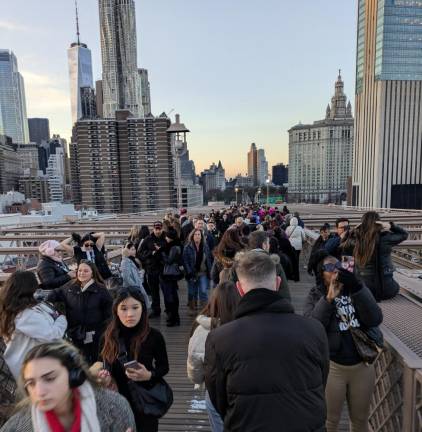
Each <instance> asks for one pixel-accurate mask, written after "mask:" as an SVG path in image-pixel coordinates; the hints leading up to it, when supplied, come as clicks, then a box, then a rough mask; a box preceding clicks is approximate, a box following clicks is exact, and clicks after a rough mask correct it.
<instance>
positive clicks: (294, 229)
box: [287, 225, 297, 238]
mask: <svg viewBox="0 0 422 432" xmlns="http://www.w3.org/2000/svg"><path fill="white" fill-rule="evenodd" d="M296 228H297V225H296V226H295V227H294V228H293V231H292V232H291V233H290V235H289V236H287V238H290V237H291V236H292V235H293V233H294V232H295V231H296Z"/></svg>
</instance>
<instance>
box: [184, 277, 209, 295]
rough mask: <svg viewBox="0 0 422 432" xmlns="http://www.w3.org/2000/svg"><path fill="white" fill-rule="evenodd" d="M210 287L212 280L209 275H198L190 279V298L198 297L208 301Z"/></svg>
mask: <svg viewBox="0 0 422 432" xmlns="http://www.w3.org/2000/svg"><path fill="white" fill-rule="evenodd" d="M209 288H210V280H209V279H208V277H207V275H200V276H197V277H196V279H191V280H189V281H188V300H189V301H190V300H196V299H197V298H198V293H199V300H200V301H202V302H206V301H208V290H209Z"/></svg>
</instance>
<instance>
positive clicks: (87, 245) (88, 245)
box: [84, 243, 94, 247]
mask: <svg viewBox="0 0 422 432" xmlns="http://www.w3.org/2000/svg"><path fill="white" fill-rule="evenodd" d="M84 246H85V247H94V243H84Z"/></svg>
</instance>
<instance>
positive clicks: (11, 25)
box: [0, 20, 29, 31]
mask: <svg viewBox="0 0 422 432" xmlns="http://www.w3.org/2000/svg"><path fill="white" fill-rule="evenodd" d="M0 29H1V30H8V31H28V30H29V28H28V27H26V26H24V25H22V24H19V23H16V22H13V21H4V20H0Z"/></svg>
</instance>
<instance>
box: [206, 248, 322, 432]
mask: <svg viewBox="0 0 422 432" xmlns="http://www.w3.org/2000/svg"><path fill="white" fill-rule="evenodd" d="M236 272H237V275H238V278H239V281H238V282H237V284H236V286H237V289H238V290H239V292H240V294H241V295H242V300H241V301H240V303H239V306H238V309H237V312H236V317H235V320H234V321H232V322H230V323H228V324H225V325H223V326H221V327H218V328H217V329H215V330H213V331H211V332H210V334H209V336H208V338H207V341H206V346H205V383H206V387H207V390H208V392H209V395H210V399H211V401H212V403H213V405H214V407H215V408H216V410H217V411H218V412H219V413H220V415H221V417H222V418H223V420H224V430H225V431H228V432H245V431H248V432H269V431H283V432H290V431H301V432H306V431H313V432H317V431H318V432H319V431H321V432H322V431H324V430H325V418H326V408H325V397H324V388H325V384H326V380H327V375H328V367H329V366H328V365H329V360H328V342H327V337H326V334H325V331H324V328H323V326H322V325H321V324H320V323H319V322H317V321H316V320H312V319H307V318H304V317H302V316H299V315H296V314H295V313H294V310H293V307H292V306H291V304H290V303H289V302H288V301H287V300H285V299H282V298H280V296H279V295H278V294H277V292H276V291H277V289H278V285H279V284H280V278H279V277H277V275H276V266H275V264H274V261H273V260H272V259H271V258H270V257H269V256H268V255H267V254H264V253H262V252H257V251H251V252H248V253H246V254H244V255H243V256H242V257H241V258H240V259H239V262H238V263H237V265H236Z"/></svg>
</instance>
